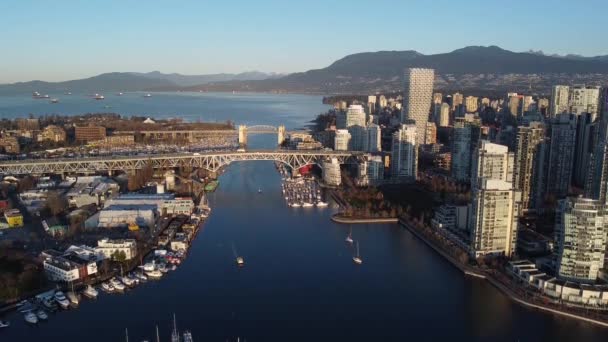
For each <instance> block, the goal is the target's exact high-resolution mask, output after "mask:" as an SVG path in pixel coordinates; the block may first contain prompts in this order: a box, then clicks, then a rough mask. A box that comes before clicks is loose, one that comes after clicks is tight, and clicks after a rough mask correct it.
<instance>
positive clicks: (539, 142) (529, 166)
mask: <svg viewBox="0 0 608 342" xmlns="http://www.w3.org/2000/svg"><path fill="white" fill-rule="evenodd" d="M544 156H545V129H544V127H543V124H542V123H540V122H533V123H531V124H530V125H529V126H521V127H518V130H517V139H516V144H515V172H514V178H513V179H514V183H515V184H514V185H515V188H516V189H518V190H520V191H521V207H522V210H529V209H536V208H537V207H539V206H541V205H542V201H543V198H542V194H543V191H542V190H543V189H544V172H543V171H544V168H543V166H544Z"/></svg>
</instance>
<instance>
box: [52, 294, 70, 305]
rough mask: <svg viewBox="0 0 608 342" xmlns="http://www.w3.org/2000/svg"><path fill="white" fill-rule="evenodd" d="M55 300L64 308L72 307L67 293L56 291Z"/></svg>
mask: <svg viewBox="0 0 608 342" xmlns="http://www.w3.org/2000/svg"><path fill="white" fill-rule="evenodd" d="M55 301H56V302H57V304H59V306H61V307H62V308H63V309H67V308H68V307H70V301H69V300H68V299H67V298H66V297H65V295H64V294H63V292H61V291H57V292H55Z"/></svg>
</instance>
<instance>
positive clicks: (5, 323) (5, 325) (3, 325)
mask: <svg viewBox="0 0 608 342" xmlns="http://www.w3.org/2000/svg"><path fill="white" fill-rule="evenodd" d="M10 326H11V323H10V322H9V321H0V328H8V327H10Z"/></svg>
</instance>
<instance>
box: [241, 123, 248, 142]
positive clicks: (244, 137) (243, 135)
mask: <svg viewBox="0 0 608 342" xmlns="http://www.w3.org/2000/svg"><path fill="white" fill-rule="evenodd" d="M239 145H243V146H244V145H247V126H245V125H239Z"/></svg>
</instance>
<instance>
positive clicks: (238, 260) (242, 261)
mask: <svg viewBox="0 0 608 342" xmlns="http://www.w3.org/2000/svg"><path fill="white" fill-rule="evenodd" d="M232 253H233V254H234V257H235V258H236V265H237V266H238V267H243V266H245V259H243V257H241V256H239V255H238V254H237V253H236V247H234V243H233V244H232Z"/></svg>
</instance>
